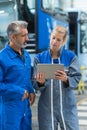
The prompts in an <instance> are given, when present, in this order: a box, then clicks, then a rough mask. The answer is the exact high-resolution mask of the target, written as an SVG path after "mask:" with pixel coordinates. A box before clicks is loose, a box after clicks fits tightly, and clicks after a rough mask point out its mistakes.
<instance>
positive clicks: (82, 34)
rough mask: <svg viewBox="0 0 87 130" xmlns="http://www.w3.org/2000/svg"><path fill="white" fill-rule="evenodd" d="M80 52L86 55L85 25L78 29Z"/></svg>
mask: <svg viewBox="0 0 87 130" xmlns="http://www.w3.org/2000/svg"><path fill="white" fill-rule="evenodd" d="M80 38H81V41H80V52H81V53H87V23H86V22H85V23H82V24H81V28H80Z"/></svg>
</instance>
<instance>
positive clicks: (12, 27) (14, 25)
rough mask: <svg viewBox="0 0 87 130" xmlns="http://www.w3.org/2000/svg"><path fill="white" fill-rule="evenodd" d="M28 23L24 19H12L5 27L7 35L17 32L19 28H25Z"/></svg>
mask: <svg viewBox="0 0 87 130" xmlns="http://www.w3.org/2000/svg"><path fill="white" fill-rule="evenodd" d="M27 26H28V23H27V22H25V21H13V22H11V23H10V24H9V25H8V27H7V35H8V37H9V36H10V35H11V34H19V33H20V29H21V28H27Z"/></svg>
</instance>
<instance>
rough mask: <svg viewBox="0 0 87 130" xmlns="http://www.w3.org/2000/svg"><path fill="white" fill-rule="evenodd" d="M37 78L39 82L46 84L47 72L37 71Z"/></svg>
mask: <svg viewBox="0 0 87 130" xmlns="http://www.w3.org/2000/svg"><path fill="white" fill-rule="evenodd" d="M35 79H36V81H37V82H38V83H39V84H44V83H45V73H44V72H39V73H37V75H36V76H35Z"/></svg>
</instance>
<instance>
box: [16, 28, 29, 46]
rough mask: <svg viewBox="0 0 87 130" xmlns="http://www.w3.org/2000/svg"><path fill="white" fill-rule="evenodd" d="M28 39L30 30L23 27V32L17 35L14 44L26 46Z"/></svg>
mask: <svg viewBox="0 0 87 130" xmlns="http://www.w3.org/2000/svg"><path fill="white" fill-rule="evenodd" d="M28 41H29V38H28V31H27V29H25V28H23V29H21V33H19V34H16V35H15V40H14V44H15V45H16V46H17V47H19V48H25V47H26V45H27V42H28Z"/></svg>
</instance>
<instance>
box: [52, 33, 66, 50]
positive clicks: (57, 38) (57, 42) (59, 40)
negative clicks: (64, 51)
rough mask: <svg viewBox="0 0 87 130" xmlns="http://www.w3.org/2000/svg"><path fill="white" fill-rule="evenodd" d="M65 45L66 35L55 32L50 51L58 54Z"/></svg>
mask: <svg viewBox="0 0 87 130" xmlns="http://www.w3.org/2000/svg"><path fill="white" fill-rule="evenodd" d="M63 44H64V34H62V33H58V32H56V31H53V32H52V34H51V38H50V49H51V50H52V51H55V52H58V51H59V50H60V48H61V46H63Z"/></svg>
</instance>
